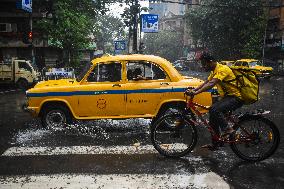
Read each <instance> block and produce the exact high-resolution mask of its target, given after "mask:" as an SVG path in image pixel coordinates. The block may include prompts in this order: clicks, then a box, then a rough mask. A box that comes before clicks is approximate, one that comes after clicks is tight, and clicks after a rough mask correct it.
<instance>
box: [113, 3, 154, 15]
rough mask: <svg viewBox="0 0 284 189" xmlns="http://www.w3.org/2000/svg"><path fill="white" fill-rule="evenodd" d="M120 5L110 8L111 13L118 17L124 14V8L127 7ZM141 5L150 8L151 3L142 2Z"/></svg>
mask: <svg viewBox="0 0 284 189" xmlns="http://www.w3.org/2000/svg"><path fill="white" fill-rule="evenodd" d="M119 5H120V3H116V4H113V5H111V6H110V10H111V13H112V14H113V15H114V16H116V17H120V14H121V13H123V10H124V8H125V7H126V6H125V5H124V6H122V7H120V6H119ZM140 5H141V6H142V7H148V6H149V1H140Z"/></svg>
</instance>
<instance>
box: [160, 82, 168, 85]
mask: <svg viewBox="0 0 284 189" xmlns="http://www.w3.org/2000/svg"><path fill="white" fill-rule="evenodd" d="M160 85H170V84H169V83H167V82H162V83H160Z"/></svg>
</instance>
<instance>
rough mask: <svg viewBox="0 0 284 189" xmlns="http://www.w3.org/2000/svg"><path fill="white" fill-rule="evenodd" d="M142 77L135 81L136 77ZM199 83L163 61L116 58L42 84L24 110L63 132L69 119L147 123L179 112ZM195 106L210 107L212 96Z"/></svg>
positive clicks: (29, 94)
mask: <svg viewBox="0 0 284 189" xmlns="http://www.w3.org/2000/svg"><path fill="white" fill-rule="evenodd" d="M137 69H139V72H140V70H141V74H140V75H141V77H140V78H139V79H137V78H134V75H133V73H134V71H135V70H137ZM201 82H202V80H200V79H197V78H192V77H186V76H182V75H180V73H179V72H178V71H177V70H176V69H175V68H174V67H173V66H172V64H171V63H170V62H168V61H167V60H165V59H163V58H160V57H157V56H153V55H118V56H106V57H101V58H96V59H94V60H93V61H92V62H91V64H88V65H87V66H86V67H85V68H84V70H83V71H82V73H81V75H78V76H77V78H76V79H60V80H49V81H41V82H39V83H38V84H37V85H35V86H34V88H32V89H29V90H28V91H27V92H26V94H27V107H26V109H27V110H28V111H29V112H31V113H32V115H34V116H38V117H40V118H41V120H42V123H43V126H51V125H53V126H62V125H64V123H69V122H72V120H73V119H78V120H84V119H88V120H90V119H105V118H111V119H125V118H151V119H153V122H155V120H157V118H158V117H159V116H160V115H164V114H165V113H166V112H167V111H183V110H184V108H185V106H186V101H185V98H184V91H185V90H186V89H187V88H188V87H193V88H194V87H197V86H198V85H200V83H201ZM194 100H195V101H196V102H198V103H200V104H203V105H206V106H210V105H211V103H212V96H211V92H209V91H208V92H204V93H202V94H199V95H197V96H196V97H195V99H194Z"/></svg>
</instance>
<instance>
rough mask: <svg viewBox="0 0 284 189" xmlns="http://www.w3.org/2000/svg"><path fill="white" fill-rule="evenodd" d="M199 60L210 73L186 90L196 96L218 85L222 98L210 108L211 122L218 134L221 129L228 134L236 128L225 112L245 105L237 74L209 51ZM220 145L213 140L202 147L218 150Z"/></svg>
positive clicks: (225, 134)
mask: <svg viewBox="0 0 284 189" xmlns="http://www.w3.org/2000/svg"><path fill="white" fill-rule="evenodd" d="M199 60H200V61H201V65H202V68H203V69H204V70H205V71H206V72H209V71H210V75H209V77H208V79H207V80H206V81H205V82H204V83H202V84H201V85H200V86H198V87H197V88H195V89H193V90H188V91H186V92H187V94H188V95H191V96H194V95H197V94H199V93H202V92H204V91H207V90H209V89H211V88H213V87H214V86H217V90H218V92H219V94H220V96H221V97H222V99H221V100H219V101H218V102H216V103H214V104H213V105H212V106H211V108H210V110H209V122H210V125H211V126H212V127H213V129H214V132H215V133H216V134H218V135H219V136H220V129H221V130H222V132H223V133H224V134H223V135H224V136H228V135H230V134H232V133H233V132H234V129H233V128H231V127H228V123H227V122H226V120H225V119H224V114H225V113H226V112H229V111H233V110H236V109H237V108H240V107H241V106H242V105H243V101H242V98H241V93H240V90H239V89H238V88H237V87H236V83H235V82H236V81H234V80H235V79H236V76H235V75H234V73H233V72H232V70H231V69H230V68H229V67H228V66H226V65H222V64H219V63H217V62H216V61H215V59H214V57H213V56H211V55H210V54H209V53H206V52H205V53H203V54H202V55H201V56H200V58H199ZM219 127H220V129H219ZM220 145H221V144H219V143H218V142H215V141H212V144H207V145H204V146H202V147H203V148H208V149H209V150H212V151H213V150H217V149H218V147H219V146H220Z"/></svg>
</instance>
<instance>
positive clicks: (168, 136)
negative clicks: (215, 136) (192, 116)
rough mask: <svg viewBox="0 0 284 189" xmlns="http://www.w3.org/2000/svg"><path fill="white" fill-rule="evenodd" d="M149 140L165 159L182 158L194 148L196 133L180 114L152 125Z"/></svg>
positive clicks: (166, 117)
mask: <svg viewBox="0 0 284 189" xmlns="http://www.w3.org/2000/svg"><path fill="white" fill-rule="evenodd" d="M151 140H152V143H153V146H154V147H155V149H156V150H157V151H158V152H159V153H160V154H162V155H164V156H167V157H182V156H185V155H186V154H188V153H189V152H191V151H192V150H193V148H194V147H195V145H196V142H197V131H196V128H195V126H194V125H193V124H192V123H191V122H190V121H189V120H188V119H187V118H185V117H184V116H183V115H182V114H169V115H166V116H164V117H161V118H160V119H159V120H157V121H156V122H155V123H154V124H153V125H152V128H151Z"/></svg>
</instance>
